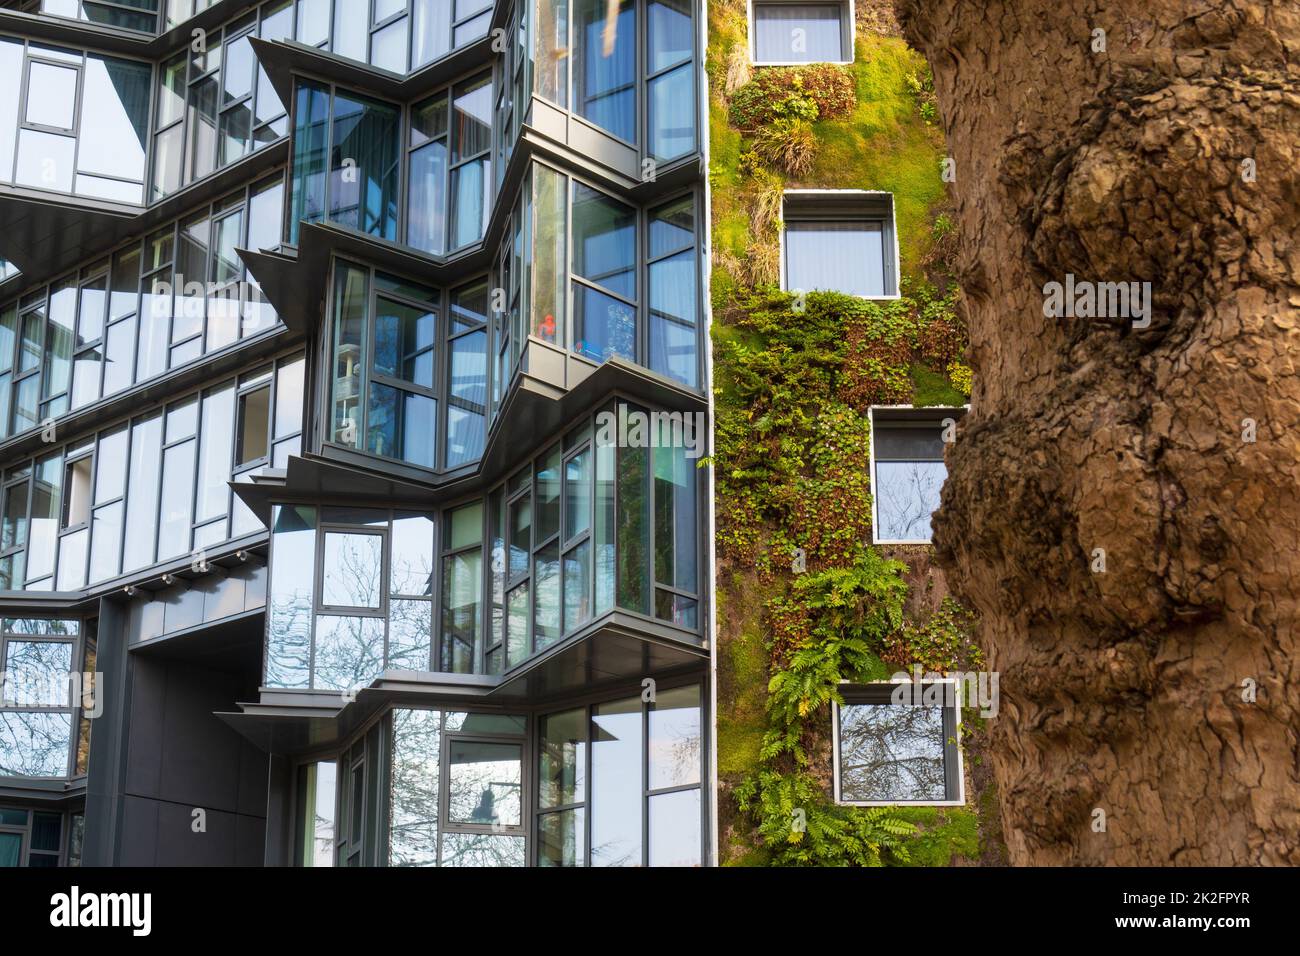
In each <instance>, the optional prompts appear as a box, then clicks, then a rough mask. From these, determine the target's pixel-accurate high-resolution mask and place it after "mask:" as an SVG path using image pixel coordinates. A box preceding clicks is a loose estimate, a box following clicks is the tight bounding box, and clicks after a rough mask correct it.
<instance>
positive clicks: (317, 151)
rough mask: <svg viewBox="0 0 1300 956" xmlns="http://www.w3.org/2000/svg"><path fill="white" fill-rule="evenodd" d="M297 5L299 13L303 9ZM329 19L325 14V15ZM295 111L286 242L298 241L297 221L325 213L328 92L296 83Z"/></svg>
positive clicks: (310, 219) (309, 85)
mask: <svg viewBox="0 0 1300 956" xmlns="http://www.w3.org/2000/svg"><path fill="white" fill-rule="evenodd" d="M303 9H304V8H303V7H301V6H300V7H299V12H300V13H301V11H302V10H303ZM327 19H328V15H327ZM297 99H298V103H297V108H296V110H295V113H294V130H293V170H292V180H291V183H292V190H293V192H292V197H291V199H290V215H289V242H290V243H297V241H298V223H299V221H300V220H305V221H306V222H319V221H320V220H321V219H323V218H324V216H325V184H326V179H327V172H326V163H327V162H328V159H329V113H330V97H329V91H328V90H326V89H324V88H322V87H319V86H317V85H315V84H313V83H309V82H301V83H299V84H298V92H297Z"/></svg>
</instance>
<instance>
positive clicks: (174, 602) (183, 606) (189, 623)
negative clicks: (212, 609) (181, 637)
mask: <svg viewBox="0 0 1300 956" xmlns="http://www.w3.org/2000/svg"><path fill="white" fill-rule="evenodd" d="M159 600H161V601H162V603H163V605H164V610H163V633H165V634H170V633H172V632H173V631H183V630H185V629H186V628H190V627H197V626H198V625H200V624H202V623H203V592H202V591H201V590H199V589H198V588H197V587H194V586H191V585H188V584H184V585H177V586H176V587H173V588H168V589H167V590H166V591H163V592H162V593H161V594H160V595H159Z"/></svg>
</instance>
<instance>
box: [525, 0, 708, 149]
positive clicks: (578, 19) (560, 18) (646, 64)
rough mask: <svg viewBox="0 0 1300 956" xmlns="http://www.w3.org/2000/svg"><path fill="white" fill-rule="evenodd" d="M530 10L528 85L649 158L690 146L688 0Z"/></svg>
mask: <svg viewBox="0 0 1300 956" xmlns="http://www.w3.org/2000/svg"><path fill="white" fill-rule="evenodd" d="M638 6H639V7H640V8H641V9H640V10H638ZM533 16H534V17H535V18H536V22H535V25H534V26H533V29H532V42H531V46H530V52H531V72H532V83H533V92H535V93H536V94H537V95H538V96H541V97H543V98H544V99H547V100H549V101H551V102H552V103H554V104H555V105H557V106H559V107H561V108H563V109H568V110H570V111H571V112H573V113H575V114H577V115H578V116H581V117H582V118H583V119H585V120H586V121H588V122H589V123H591V124H593V125H595V126H597V127H599V128H600V129H602V130H604V131H606V132H607V133H609V134H611V135H612V136H615V137H617V138H618V139H621V140H623V141H625V142H626V143H628V144H630V145H632V146H639V147H640V151H641V153H642V155H644V156H646V157H648V158H651V159H654V160H655V161H658V162H668V161H671V160H674V159H677V158H679V157H681V156H685V155H687V154H689V153H691V152H694V151H695V149H696V132H695V131H696V122H695V114H696V103H695V69H694V58H695V28H694V22H693V20H694V11H693V5H692V3H691V2H690V0H650V2H646V0H642V2H641V3H640V4H638V2H637V0H617V2H613V0H535V6H534V8H533ZM639 16H640V19H638V17H639ZM642 34H643V35H642ZM520 92H521V93H522V89H521V91H520ZM642 104H644V105H642Z"/></svg>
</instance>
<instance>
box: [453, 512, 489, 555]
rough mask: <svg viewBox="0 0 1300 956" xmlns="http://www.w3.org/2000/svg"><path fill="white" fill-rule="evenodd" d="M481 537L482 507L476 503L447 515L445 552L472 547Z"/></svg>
mask: <svg viewBox="0 0 1300 956" xmlns="http://www.w3.org/2000/svg"><path fill="white" fill-rule="evenodd" d="M482 537H483V505H482V503H481V502H476V503H474V504H471V505H466V506H465V507H463V508H457V509H456V510H455V511H452V512H451V513H450V514H449V515H448V521H447V550H449V551H459V550H460V549H462V548H468V547H474V546H475V545H477V544H479V542H480V541H481V540H482Z"/></svg>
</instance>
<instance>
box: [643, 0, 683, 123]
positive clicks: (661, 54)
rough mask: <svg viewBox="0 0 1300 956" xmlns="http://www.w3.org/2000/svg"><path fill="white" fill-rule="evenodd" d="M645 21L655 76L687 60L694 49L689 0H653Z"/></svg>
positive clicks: (652, 69) (649, 65)
mask: <svg viewBox="0 0 1300 956" xmlns="http://www.w3.org/2000/svg"><path fill="white" fill-rule="evenodd" d="M646 21H647V27H648V28H649V33H650V36H649V45H650V62H649V64H648V70H649V72H651V73H658V72H659V71H660V70H663V69H666V68H668V67H670V66H672V65H673V64H674V63H680V62H681V61H682V60H685V59H689V58H690V56H691V53H692V51H693V49H694V31H693V30H692V29H691V4H690V0H653V2H652V3H651V4H650V5H649V7H648V8H647V10H646ZM679 107H680V104H679Z"/></svg>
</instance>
